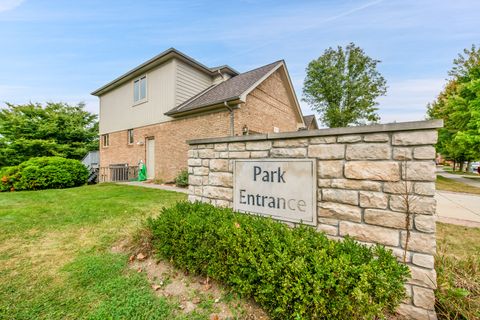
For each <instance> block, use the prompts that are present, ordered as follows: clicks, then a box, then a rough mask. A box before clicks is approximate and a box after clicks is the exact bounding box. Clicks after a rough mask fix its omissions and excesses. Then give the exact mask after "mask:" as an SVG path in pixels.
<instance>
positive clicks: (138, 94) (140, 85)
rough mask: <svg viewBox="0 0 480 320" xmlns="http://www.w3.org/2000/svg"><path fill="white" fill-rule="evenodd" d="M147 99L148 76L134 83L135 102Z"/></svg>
mask: <svg viewBox="0 0 480 320" xmlns="http://www.w3.org/2000/svg"><path fill="white" fill-rule="evenodd" d="M146 99H147V76H142V77H140V78H138V79H136V80H134V81H133V102H134V103H136V102H141V101H144V100H146Z"/></svg>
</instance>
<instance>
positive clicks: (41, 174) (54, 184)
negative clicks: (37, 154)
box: [0, 157, 88, 191]
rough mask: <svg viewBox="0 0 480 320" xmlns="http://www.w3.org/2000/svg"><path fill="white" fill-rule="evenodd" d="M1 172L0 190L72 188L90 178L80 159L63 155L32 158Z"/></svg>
mask: <svg viewBox="0 0 480 320" xmlns="http://www.w3.org/2000/svg"><path fill="white" fill-rule="evenodd" d="M0 174H1V176H2V177H1V186H0V191H13V190H40V189H61V188H70V187H76V186H80V185H83V184H85V183H86V182H87V179H88V170H87V168H85V166H84V165H83V164H82V163H81V162H80V161H78V160H73V159H65V158H61V157H41V158H32V159H30V160H27V161H25V162H22V163H21V164H19V165H18V166H16V167H8V168H5V169H2V171H1V172H0Z"/></svg>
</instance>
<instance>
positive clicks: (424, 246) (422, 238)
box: [400, 231, 437, 254]
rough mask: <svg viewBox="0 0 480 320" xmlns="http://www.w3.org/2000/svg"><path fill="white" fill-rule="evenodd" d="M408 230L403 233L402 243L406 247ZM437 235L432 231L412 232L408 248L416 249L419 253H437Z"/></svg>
mask: <svg viewBox="0 0 480 320" xmlns="http://www.w3.org/2000/svg"><path fill="white" fill-rule="evenodd" d="M406 238H407V232H406V231H402V233H401V240H400V242H401V245H402V248H405V240H406ZM436 249H437V246H436V242H435V235H434V234H430V233H420V232H413V231H412V232H410V239H409V241H408V247H407V250H410V251H416V252H419V253H427V254H435V253H436Z"/></svg>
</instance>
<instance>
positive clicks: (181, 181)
mask: <svg viewBox="0 0 480 320" xmlns="http://www.w3.org/2000/svg"><path fill="white" fill-rule="evenodd" d="M175 185H177V187H188V171H187V170H182V171H180V172H179V173H178V175H177V177H176V178H175Z"/></svg>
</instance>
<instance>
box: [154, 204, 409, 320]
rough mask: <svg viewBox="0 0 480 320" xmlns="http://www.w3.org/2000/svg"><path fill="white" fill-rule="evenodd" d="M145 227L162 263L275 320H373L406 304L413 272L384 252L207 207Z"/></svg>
mask: <svg viewBox="0 0 480 320" xmlns="http://www.w3.org/2000/svg"><path fill="white" fill-rule="evenodd" d="M147 224H148V227H149V229H150V230H151V232H152V244H153V248H154V250H155V252H156V253H157V254H158V255H159V256H160V257H162V258H165V259H169V260H171V261H173V263H174V264H175V265H176V266H178V267H181V268H184V269H186V270H188V271H190V272H193V273H196V274H201V275H204V276H209V277H211V278H212V279H216V280H220V281H222V282H224V283H225V284H228V285H230V286H232V288H233V289H234V290H235V291H237V292H238V293H240V294H242V295H244V296H248V297H253V298H254V299H255V301H256V302H257V303H259V304H260V306H262V307H263V308H264V309H265V310H266V311H267V312H268V313H269V314H270V316H271V317H272V318H275V319H372V318H374V317H376V316H379V317H382V315H383V314H384V313H385V312H392V311H393V310H394V309H395V308H396V307H397V306H398V305H399V303H400V302H401V301H402V299H403V298H404V297H405V289H404V283H405V281H406V279H407V276H408V275H409V271H408V268H407V267H406V266H405V265H403V264H400V263H398V262H397V260H396V258H395V257H394V256H393V255H392V253H391V252H390V251H389V250H387V249H385V248H383V247H381V246H376V247H371V248H368V247H366V246H364V245H360V244H358V243H356V242H355V241H353V240H352V239H349V238H347V239H345V240H344V241H342V242H337V241H333V240H329V239H327V238H326V236H325V235H324V234H322V233H318V232H316V231H315V230H314V229H313V228H311V227H306V226H301V227H298V228H289V227H288V226H286V225H285V224H283V223H280V222H276V221H273V220H271V219H267V218H262V217H258V216H252V215H246V214H240V213H235V212H233V211H232V210H231V209H222V208H216V207H214V206H212V205H209V204H204V203H189V202H179V203H177V204H176V205H175V206H173V207H171V208H166V209H163V210H162V213H161V214H160V215H159V216H158V217H157V218H155V219H149V220H148V222H147Z"/></svg>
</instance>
